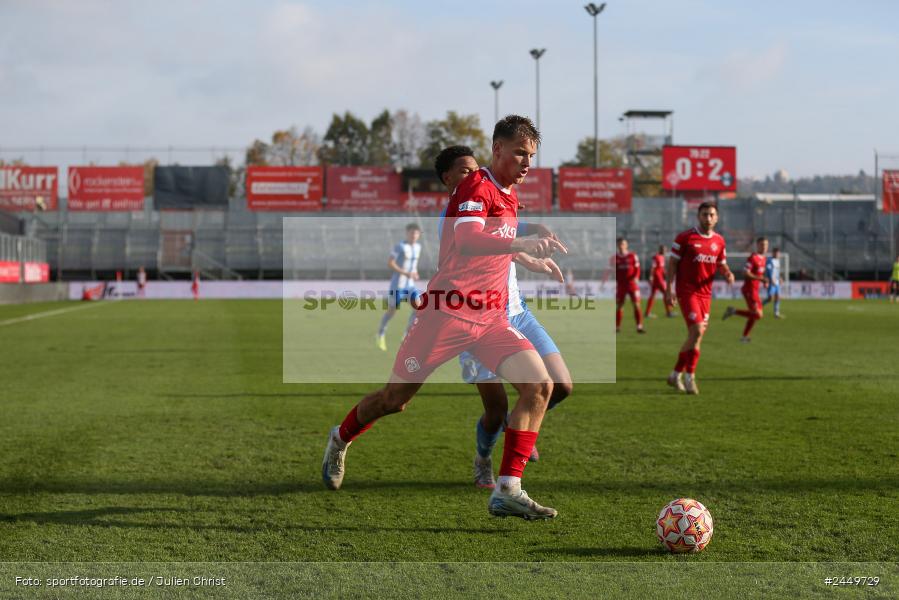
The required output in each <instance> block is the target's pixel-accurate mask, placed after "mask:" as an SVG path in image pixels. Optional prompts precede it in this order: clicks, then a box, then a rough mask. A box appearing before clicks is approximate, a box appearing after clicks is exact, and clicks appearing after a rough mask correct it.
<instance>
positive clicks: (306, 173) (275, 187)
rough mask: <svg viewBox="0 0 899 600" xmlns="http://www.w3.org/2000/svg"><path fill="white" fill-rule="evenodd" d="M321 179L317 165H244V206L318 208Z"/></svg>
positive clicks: (320, 169)
mask: <svg viewBox="0 0 899 600" xmlns="http://www.w3.org/2000/svg"><path fill="white" fill-rule="evenodd" d="M323 179H324V175H323V173H322V168H321V167H253V166H251V167H247V186H246V189H247V208H249V209H250V210H275V211H319V210H321V209H322V180H323Z"/></svg>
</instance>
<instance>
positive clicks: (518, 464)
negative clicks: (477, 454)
mask: <svg viewBox="0 0 899 600" xmlns="http://www.w3.org/2000/svg"><path fill="white" fill-rule="evenodd" d="M536 444H537V432H536V431H524V430H523V429H509V428H506V441H505V444H503V462H502V464H501V465H500V468H499V474H500V476H501V477H502V476H510V477H519V478H520V477H521V475H522V473H524V467H525V466H526V465H527V464H528V459H529V458H530V456H531V451H532V450H533V449H534V446H535V445H536Z"/></svg>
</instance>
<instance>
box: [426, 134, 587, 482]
mask: <svg viewBox="0 0 899 600" xmlns="http://www.w3.org/2000/svg"><path fill="white" fill-rule="evenodd" d="M434 168H435V170H436V171H437V176H438V177H440V181H442V182H443V184H444V185H445V186H446V189H447V191H448V192H449V193H450V194H452V192H453V190H454V189H455V188H456V186H457V185H458V184H459V182H461V181H462V180H463V179H464V178H465V177H466V176H467V175H468V174H469V173H471V172H472V171H476V170H477V169H478V163H477V161H476V160H475V158H474V154H473V152H472V150H471V149H470V148H468V147H466V146H450V147H448V148H445V149H444V150H443V151H442V152H441V153H440V154H439V155H438V156H437V159H436V161H435V164H434ZM445 214H446V209H445V208H444V212H443V213H442V214H441V220H440V225H439V228H442V227H443V216H444V215H445ZM531 234H537V235H544V234H549V231H548V230H546V229H545V228H544V227H543V226H542V225H533V224H528V223H525V222H521V221H519V223H518V231H517V235H518V236H527V235H531ZM516 263H518V264H520V265H521V266H523V267H524V268H526V269H528V270H529V271H534V272H536V273H545V274H547V275H549V276H550V277H552V278H553V279H555V280H556V281H558V282H560V283H561V282H563V281H564V277H563V276H562V271H561V270H560V269H559V267H558V265H557V264H556V263H555V262H554V261H553V260H552V259H536V258H533V257H531V256H528V255H526V254H521V255H518V256H516V257H515V259H514V260H513V262H512V264H511V266H510V270H509V281H508V285H509V305H508V307H507V308H508V314H509V322H510V323H511V325H512V327H514V328H515V329H516V330H517V331H518V332H520V333H521V334H522V335H524V336H525V337H526V338H527V339H528V340H529V341H530V342H531V343H532V344H533V345H534V348H535V349H536V350H537V352H538V353H539V354H540V356H541V358H543V362H544V364H545V365H546V368H547V371H548V372H549V374H550V376H551V378H552V380H553V382H554V385H553V391H552V395H551V396H550V400H549V406H548V408H553V407H554V406H556V405H557V404H558V403H559V402H561V401H562V400H564V399H565V398H566V397H568V396H569V395H570V394H571V390H572V387H573V386H572V382H571V375H570V373H569V372H568V366H567V365H566V364H565V361H564V360H563V359H562V354H561V352H560V351H559V348H558V347H557V346H556V344H555V342H554V341H553V339H552V338H551V337H550V335H549V334H548V333H547V332H546V329H544V328H543V326H542V325H541V324H540V322H539V321H538V320H537V318H536V317H535V316H534V314H533V313H532V312H531V311H530V310H528V307H527V304H525V302H524V299H523V298H522V297H521V293H520V291H519V288H518V278H517V276H516ZM459 362H460V364H461V366H462V379H463V380H464V381H465V382H466V383H473V384H475V385H477V387H478V392H479V393H480V394H481V401H482V403H483V405H484V414H483V415H482V416H481V417H480V418H479V419H478V422H477V426H476V454H475V459H474V483H475V485H476V486H478V487H480V488H486V489H493V488H494V487H495V486H496V481H495V479H494V477H493V459H492V454H493V448H494V446H496V443H497V440H498V439H499V436H500V434H501V433H502V431H503V428H504V426H505V422H506V417H507V414H508V410H509V404H508V403H509V400H508V397H507V396H506V390H505V388H504V387H503V383H502V381H501V380H500V378H499V376H497V375H496V374H495V373H493V372H492V371H490V370H489V369H487V368H486V367H484V366H483V365H482V364H481V363H480V362H479V361H478V360H477V359H476V358H475V357H474V356H473V355H471V354H470V353H468V352H463V353H462V354H461V355H460V356H459ZM538 459H539V454H538V452H537V448H536V447H534V450H533V451H532V453H531V457H530V460H531V461H532V462H533V461H537V460H538Z"/></svg>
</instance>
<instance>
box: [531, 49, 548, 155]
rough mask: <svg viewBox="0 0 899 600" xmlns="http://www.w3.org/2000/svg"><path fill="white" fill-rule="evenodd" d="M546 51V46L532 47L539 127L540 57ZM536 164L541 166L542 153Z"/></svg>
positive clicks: (538, 124)
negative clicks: (535, 67)
mask: <svg viewBox="0 0 899 600" xmlns="http://www.w3.org/2000/svg"><path fill="white" fill-rule="evenodd" d="M545 52H546V48H533V49H531V58H533V59H534V63H535V64H536V65H537V115H536V116H537V129H538V130H539V129H540V57H541V56H543V54H544V53H545ZM535 164H536V166H538V167H539V166H540V153H539V152H538V153H537V157H536V161H535Z"/></svg>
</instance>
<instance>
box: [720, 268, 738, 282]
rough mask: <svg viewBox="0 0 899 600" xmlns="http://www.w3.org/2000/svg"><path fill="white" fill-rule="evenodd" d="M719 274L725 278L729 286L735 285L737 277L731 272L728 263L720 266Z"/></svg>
mask: <svg viewBox="0 0 899 600" xmlns="http://www.w3.org/2000/svg"><path fill="white" fill-rule="evenodd" d="M718 272H719V273H720V274H721V275H723V276H724V279H726V280H727V283H728V284H730V285H733V283H734V280H735V277H734V274H733V272H732V271H731V270H730V267H728V266H727V263H721V264H719V265H718Z"/></svg>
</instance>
